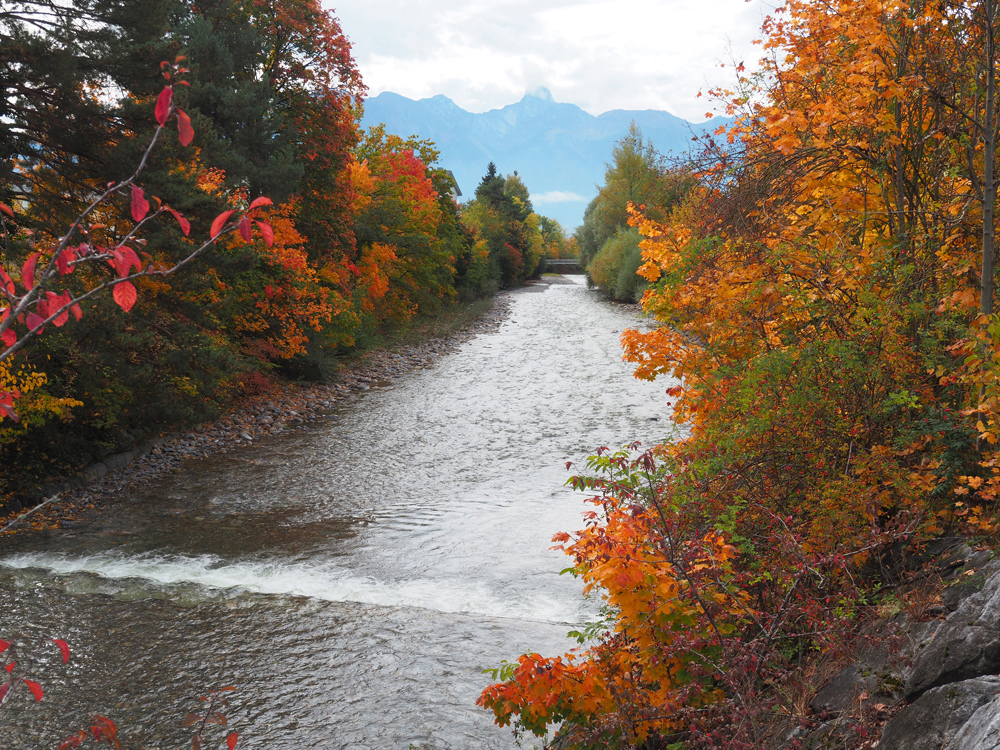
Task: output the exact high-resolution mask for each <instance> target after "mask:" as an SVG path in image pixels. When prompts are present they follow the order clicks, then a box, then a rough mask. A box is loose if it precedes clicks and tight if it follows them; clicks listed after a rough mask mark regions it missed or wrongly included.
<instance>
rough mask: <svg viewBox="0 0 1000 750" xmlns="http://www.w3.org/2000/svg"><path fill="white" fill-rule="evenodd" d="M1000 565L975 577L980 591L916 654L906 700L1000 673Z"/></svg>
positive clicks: (989, 568) (979, 572) (968, 598)
mask: <svg viewBox="0 0 1000 750" xmlns="http://www.w3.org/2000/svg"><path fill="white" fill-rule="evenodd" d="M998 572H1000V561H993V562H990V563H987V564H986V566H984V568H983V569H982V570H981V571H978V573H976V575H975V576H974V577H978V578H980V580H982V581H983V587H982V589H981V590H980V591H978V592H976V593H974V594H972V595H971V596H968V597H966V598H965V599H963V600H962V601H961V602H960V603H959V604H958V606H957V608H956V609H955V611H954V612H952V613H951V614H950V615H948V617H947V619H946V620H945V621H944V622H943V623H942V624H941V626H940V627H939V628H937V630H936V631H935V633H934V634H933V635H932V636H931V638H930V640H929V641H928V643H927V645H926V646H925V647H924V648H922V649H920V650H919V651H918V652H916V653H915V654H914V663H913V668H912V670H910V671H909V674H908V675H907V677H906V690H905V692H906V696H907V698H908V699H909V700H911V701H912V700H916V699H917V698H919V697H920V696H921V695H922V694H923V693H924V692H926V691H927V690H930V689H931V688H934V687H937V686H939V685H947V684H949V683H953V682H960V681H962V680H968V679H972V678H974V677H980V676H983V675H989V674H997V673H998V672H1000V575H995V574H996V573H998Z"/></svg>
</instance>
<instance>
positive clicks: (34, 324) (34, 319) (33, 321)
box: [26, 312, 45, 334]
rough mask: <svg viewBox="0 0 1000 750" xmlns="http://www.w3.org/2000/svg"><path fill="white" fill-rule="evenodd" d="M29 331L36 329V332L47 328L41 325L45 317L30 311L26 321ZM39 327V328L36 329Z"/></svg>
mask: <svg viewBox="0 0 1000 750" xmlns="http://www.w3.org/2000/svg"><path fill="white" fill-rule="evenodd" d="M26 322H27V325H28V330H29V331H34V332H35V333H39V334H40V333H41V332H42V331H44V330H45V329H44V328H42V327H41V325H42V323H44V322H45V318H42V317H39V316H38V315H36V314H35V313H33V312H30V313H28V320H27V321H26ZM36 329H37V330H36Z"/></svg>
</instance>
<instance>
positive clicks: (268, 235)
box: [257, 221, 274, 247]
mask: <svg viewBox="0 0 1000 750" xmlns="http://www.w3.org/2000/svg"><path fill="white" fill-rule="evenodd" d="M257 228H258V229H260V233H261V235H263V237H264V242H266V243H267V246H268V247H271V245H273V244H274V230H273V229H271V225H270V224H268V223H267V222H266V221H258V222H257Z"/></svg>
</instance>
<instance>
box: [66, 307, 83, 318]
mask: <svg viewBox="0 0 1000 750" xmlns="http://www.w3.org/2000/svg"><path fill="white" fill-rule="evenodd" d="M69 311H70V312H71V313H73V317H74V318H76V319H77V320H79V319H80V318H82V317H83V310H82V309H80V306H79V305H73V306H72V307H71V308H70V309H69Z"/></svg>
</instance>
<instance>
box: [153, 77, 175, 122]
mask: <svg viewBox="0 0 1000 750" xmlns="http://www.w3.org/2000/svg"><path fill="white" fill-rule="evenodd" d="M173 98H174V89H173V87H172V86H164V87H163V91H161V92H160V95H159V97H157V99H156V121H157V122H158V123H159V124H160V125H161V126H163V125H166V124H167V116H168V115H169V114H170V101H171V100H172V99H173Z"/></svg>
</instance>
